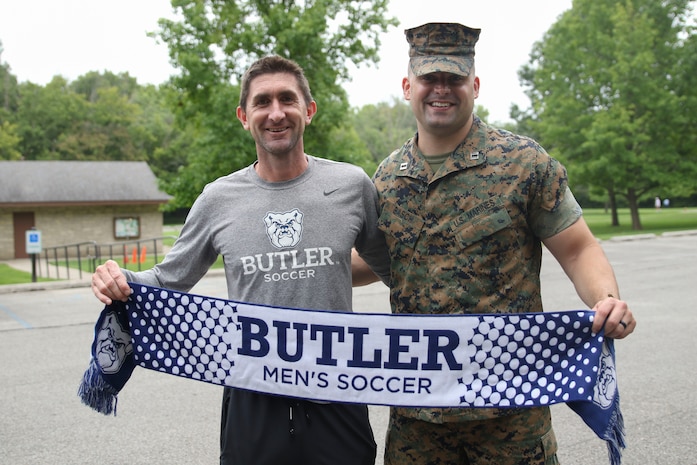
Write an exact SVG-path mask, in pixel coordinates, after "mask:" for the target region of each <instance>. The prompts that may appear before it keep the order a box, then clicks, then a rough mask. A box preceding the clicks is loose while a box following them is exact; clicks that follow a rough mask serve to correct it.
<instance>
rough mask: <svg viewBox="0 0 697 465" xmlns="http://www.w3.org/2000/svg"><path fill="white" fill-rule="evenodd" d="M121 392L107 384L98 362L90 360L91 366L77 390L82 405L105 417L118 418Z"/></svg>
mask: <svg viewBox="0 0 697 465" xmlns="http://www.w3.org/2000/svg"><path fill="white" fill-rule="evenodd" d="M118 393H119V391H118V390H117V389H114V387H113V386H112V385H111V384H109V383H107V382H106V380H105V379H104V377H103V376H102V373H101V371H100V370H99V366H98V365H97V362H96V361H95V360H94V359H92V360H90V366H89V367H88V368H87V370H86V371H85V374H84V375H83V377H82V382H81V383H80V387H79V388H78V390H77V395H78V396H79V397H80V399H81V400H82V403H83V404H85V405H87V406H88V407H90V408H92V409H93V410H96V411H97V412H99V413H103V414H104V415H111V414H112V413H113V414H114V416H116V405H117V403H118V398H117V395H118Z"/></svg>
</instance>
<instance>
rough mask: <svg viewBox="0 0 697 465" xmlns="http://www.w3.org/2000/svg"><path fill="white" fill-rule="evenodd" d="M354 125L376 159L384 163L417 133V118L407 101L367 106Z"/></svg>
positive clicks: (360, 111) (354, 116)
mask: <svg viewBox="0 0 697 465" xmlns="http://www.w3.org/2000/svg"><path fill="white" fill-rule="evenodd" d="M353 126H354V128H355V129H356V132H357V133H358V136H359V137H360V139H361V140H362V141H363V143H364V144H365V146H366V147H367V149H368V151H369V152H370V154H371V157H372V159H373V160H374V161H375V162H376V163H380V162H381V161H382V160H383V159H384V158H385V157H386V156H388V155H389V154H390V153H392V151H394V150H395V149H398V148H400V147H401V146H402V144H404V142H405V141H406V140H407V139H409V138H411V137H412V136H413V135H414V134H415V133H416V119H414V114H413V113H412V112H411V107H410V106H409V105H408V104H407V103H405V102H404V101H403V100H401V99H398V98H393V99H392V102H389V103H388V102H380V103H378V104H376V105H373V104H370V105H364V106H363V107H361V108H360V109H358V110H356V111H355V112H354V115H353Z"/></svg>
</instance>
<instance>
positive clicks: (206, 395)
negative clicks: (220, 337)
mask: <svg viewBox="0 0 697 465" xmlns="http://www.w3.org/2000/svg"><path fill="white" fill-rule="evenodd" d="M603 247H604V248H605V250H606V253H607V254H608V256H609V257H610V260H611V261H612V262H613V265H614V266H615V271H616V274H617V277H618V280H619V282H620V288H621V292H622V297H623V298H624V299H625V300H627V301H628V302H629V303H630V306H631V307H632V309H633V311H634V313H635V315H636V317H637V320H638V327H637V330H636V331H635V333H634V334H633V335H632V336H631V337H630V338H627V339H625V340H622V341H618V343H617V344H616V349H617V370H618V382H619V388H620V393H621V399H622V410H623V413H624V418H625V424H626V429H627V442H628V447H627V449H626V451H625V453H624V460H623V464H624V465H652V464H661V465H663V464H688V465H694V464H697V458H695V456H696V455H697V446H695V445H694V432H695V431H697V411H696V410H697V408H696V407H697V389H696V388H697V357H696V355H697V351H696V350H695V349H696V347H697V343H696V342H695V335H696V334H697V312H696V311H695V310H696V309H695V306H696V304H697V233H695V232H693V233H692V234H685V235H674V236H661V237H653V238H640V239H635V240H631V241H619V240H618V241H614V240H610V241H604V242H603ZM542 282H543V295H544V303H545V308H546V310H568V309H576V308H583V305H582V304H581V303H580V301H579V300H578V298H577V297H576V295H575V292H574V290H573V286H572V285H571V284H570V283H569V281H568V280H567V279H566V277H565V276H564V275H563V273H562V272H561V270H560V268H559V267H558V265H557V264H556V262H554V261H553V260H552V259H550V257H549V256H548V255H546V256H545V261H544V264H543V273H542ZM10 290H11V289H4V290H3V289H0V463H2V464H12V465H15V464H23V465H29V464H95V463H99V464H124V463H128V464H133V465H135V464H215V463H217V462H218V438H219V415H220V398H221V388H220V387H218V386H212V385H209V384H205V383H200V382H194V381H190V380H186V379H181V378H177V377H173V376H166V375H163V374H159V373H155V372H151V371H148V370H144V369H137V370H136V371H135V372H134V375H133V377H132V378H131V380H130V381H129V383H128V385H127V386H126V388H125V389H124V390H123V391H122V393H121V394H120V396H119V403H118V415H117V416H116V417H113V416H112V417H106V416H103V415H101V414H98V413H95V412H93V411H92V410H90V409H89V408H87V407H85V406H83V405H82V404H81V403H80V401H79V399H78V398H77V395H76V391H77V386H78V384H79V382H80V379H81V377H82V374H83V372H84V370H85V368H86V367H87V363H88V361H89V348H90V344H91V342H92V337H93V329H94V323H95V319H96V317H97V314H98V312H99V310H100V309H101V304H99V302H97V300H96V299H95V298H94V297H93V296H92V294H91V291H90V290H89V288H87V287H86V286H84V285H83V286H78V287H75V288H69V289H57V288H54V289H48V290H41V291H26V290H25V291H21V292H17V289H14V292H9V291H10ZM194 292H196V293H199V294H206V295H212V296H219V297H224V296H225V282H224V278H223V277H222V276H220V275H219V274H218V275H215V274H211V275H209V276H207V277H206V278H205V279H204V280H202V281H201V282H200V283H199V285H198V286H197V287H196V288H195V289H194ZM355 307H356V310H357V311H370V312H387V311H389V308H388V302H387V290H386V288H385V287H384V286H382V285H381V284H375V285H371V286H367V287H364V288H358V289H356V290H355ZM386 411H387V409H386V408H385V407H375V408H373V407H371V419H372V422H373V428H374V430H375V437H376V440H377V442H378V444H379V446H380V447H381V446H382V442H383V438H384V433H385V430H386V427H387V424H386ZM553 419H554V420H553V421H554V428H555V430H556V435H557V439H558V442H559V449H560V450H559V458H560V460H561V463H562V464H564V465H596V464H607V463H608V460H607V454H606V449H605V445H604V443H603V442H602V441H600V440H599V439H598V438H597V437H596V436H595V435H594V434H593V433H592V432H591V431H590V430H589V429H588V428H587V427H586V426H585V424H584V423H583V422H582V420H581V419H580V418H579V417H578V416H576V414H575V413H573V412H572V411H571V410H570V409H569V408H567V407H566V406H565V405H558V406H554V407H553ZM378 455H379V457H378V462H377V463H378V465H381V464H382V457H381V452H379V454H378Z"/></svg>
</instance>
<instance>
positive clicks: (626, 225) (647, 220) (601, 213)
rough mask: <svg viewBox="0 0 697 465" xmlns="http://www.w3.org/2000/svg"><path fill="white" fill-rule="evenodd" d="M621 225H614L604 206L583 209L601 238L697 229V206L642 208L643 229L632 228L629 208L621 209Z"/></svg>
mask: <svg viewBox="0 0 697 465" xmlns="http://www.w3.org/2000/svg"><path fill="white" fill-rule="evenodd" d="M618 213H619V223H620V225H619V226H612V216H611V215H610V212H609V211H608V212H607V213H606V212H605V210H603V209H602V208H589V209H584V210H583V217H584V218H585V219H586V223H588V227H590V229H591V231H593V235H594V236H595V237H597V238H599V239H609V238H611V237H613V236H625V235H629V234H651V233H652V234H661V233H664V232H668V231H685V230H690V229H697V208H661V209H660V210H656V209H654V208H642V209H640V210H639V219H640V220H641V226H642V228H643V229H642V230H641V231H633V230H632V219H631V218H630V216H629V209H626V208H624V209H621V210H619V212H618Z"/></svg>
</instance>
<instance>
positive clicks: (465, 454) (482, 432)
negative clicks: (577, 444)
mask: <svg viewBox="0 0 697 465" xmlns="http://www.w3.org/2000/svg"><path fill="white" fill-rule="evenodd" d="M389 421H390V424H389V428H388V433H387V438H386V447H385V465H408V464H412V463H413V464H424V463H428V464H432V465H451V464H467V465H492V464H496V465H532V464H535V465H558V464H559V461H558V459H557V455H556V453H557V448H558V446H557V440H556V437H555V435H554V430H553V429H552V418H551V415H550V412H549V408H547V407H545V408H539V409H531V410H530V411H526V410H521V411H517V412H516V413H515V414H513V415H511V416H508V417H505V418H499V419H494V420H483V421H468V422H458V423H453V422H450V423H441V424H435V423H428V422H424V421H418V420H415V419H413V418H408V417H404V416H401V415H397V414H395V412H394V411H392V412H391V413H390V420H389Z"/></svg>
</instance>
